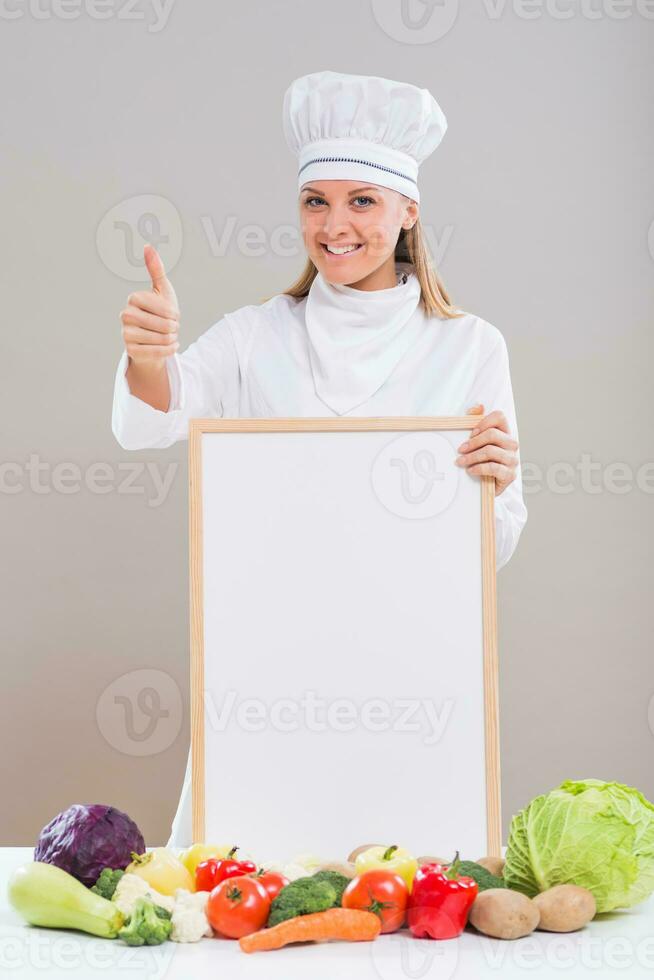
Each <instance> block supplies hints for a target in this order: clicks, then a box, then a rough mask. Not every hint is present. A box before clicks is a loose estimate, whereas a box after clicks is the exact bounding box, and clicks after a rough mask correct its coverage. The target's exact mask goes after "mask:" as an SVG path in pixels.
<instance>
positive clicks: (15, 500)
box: [0, 0, 654, 847]
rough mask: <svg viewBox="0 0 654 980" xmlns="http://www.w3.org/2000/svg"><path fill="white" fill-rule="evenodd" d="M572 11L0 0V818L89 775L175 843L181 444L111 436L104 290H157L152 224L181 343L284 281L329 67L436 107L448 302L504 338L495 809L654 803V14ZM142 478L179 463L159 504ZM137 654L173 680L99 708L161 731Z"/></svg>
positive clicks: (106, 796)
mask: <svg viewBox="0 0 654 980" xmlns="http://www.w3.org/2000/svg"><path fill="white" fill-rule="evenodd" d="M550 6H551V5H550ZM559 8H560V9H561V10H563V11H565V10H567V9H569V11H570V12H571V16H569V17H563V16H557V15H556V13H555V12H548V9H547V8H546V6H545V5H544V4H543V5H542V7H538V5H535V6H534V5H531V6H528V7H526V8H525V9H523V8H522V7H521V6H520V5H519V4H518V3H517V2H516V3H513V4H510V3H507V4H505V5H503V4H501V3H491V2H490V0H486V2H483V0H479V2H471V3H466V4H465V7H464V6H463V5H461V9H460V10H457V6H456V4H452V3H448V2H447V0H446V2H445V3H444V4H442V5H440V6H435V7H434V8H433V11H432V16H431V17H430V14H429V9H428V8H426V7H423V6H422V4H420V3H418V2H417V0H415V4H414V0H412V2H411V4H410V11H411V12H412V16H414V17H415V19H416V21H418V19H419V17H420V16H421V14H424V15H425V18H426V20H425V26H423V27H419V26H414V27H411V26H409V27H406V26H403V25H402V22H401V20H400V13H399V11H400V5H399V4H397V3H381V2H380V3H373V4H371V3H369V2H362V3H356V4H352V3H346V2H344V0H332V2H330V3H329V4H315V3H314V4H309V3H306V2H304V3H301V2H300V0H294V2H289V0H287V2H266V3H263V2H258V3H253V4H252V3H250V4H235V3H234V4H220V5H218V4H214V5H210V4H204V5H202V4H200V3H195V4H192V3H185V4H183V3H181V2H180V3H177V4H174V5H173V6H172V8H170V9H169V10H168V18H167V20H166V21H165V22H164V23H161V17H162V16H164V17H165V15H161V14H157V13H156V10H155V8H152V7H151V6H150V5H149V4H145V3H143V4H141V5H139V6H137V7H136V8H134V9H133V10H131V12H129V13H128V12H127V10H126V8H125V6H124V5H123V4H121V3H117V4H115V5H114V6H109V7H107V8H103V9H104V13H105V14H107V13H108V16H107V17H106V19H98V17H97V16H96V15H94V11H93V7H92V6H91V5H90V3H86V4H85V5H80V7H79V8H77V10H75V8H70V13H71V14H72V16H70V18H69V19H64V18H63V17H62V16H61V13H59V14H57V12H56V8H53V7H51V6H50V5H48V4H42V5H40V7H39V9H41V10H42V11H44V13H43V14H42V16H41V18H38V19H37V18H36V17H35V16H34V15H32V14H30V12H29V8H28V6H27V5H25V6H24V7H23V8H16V9H17V10H18V14H19V15H18V16H17V17H16V18H15V19H7V17H6V15H5V16H4V17H3V23H2V24H1V25H0V27H1V37H2V42H1V43H2V59H1V61H0V64H1V66H2V67H1V69H0V71H1V73H2V82H3V86H2V88H3V92H5V98H4V100H3V112H2V119H1V121H0V126H1V139H2V147H1V149H2V160H3V162H2V216H3V222H2V223H3V234H2V237H1V241H0V248H1V249H2V256H1V261H0V281H1V288H2V308H3V329H2V339H1V344H2V352H1V357H2V360H1V363H2V385H1V393H0V398H1V400H2V405H1V414H0V426H1V435H2V461H3V464H7V463H8V464H10V466H9V467H7V466H6V465H4V468H3V471H2V474H3V482H2V492H1V493H0V507H1V513H2V543H3V545H2V554H3V561H2V572H1V574H2V582H1V591H0V596H1V604H2V617H1V630H2V650H3V683H2V695H1V710H0V726H1V727H0V735H1V738H2V746H3V753H2V786H3V790H4V792H3V801H4V803H3V806H2V812H1V813H0V841H1V842H2V843H4V844H28V843H32V842H33V841H34V840H35V839H36V836H37V835H38V832H39V830H40V829H41V827H42V826H43V825H44V824H45V823H46V822H47V821H48V820H49V819H50V818H51V817H52V816H53V815H54V814H55V813H57V812H58V811H59V810H61V809H63V808H65V807H66V806H68V805H69V804H71V803H72V802H76V801H85V802H105V803H111V804H113V805H115V806H118V807H121V808H123V809H125V810H127V812H128V813H130V815H131V816H133V817H134V819H136V821H137V822H138V823H139V825H140V826H141V828H142V829H143V831H144V833H145V837H146V841H147V842H148V843H151V844H155V843H160V842H162V841H165V840H166V839H167V836H168V832H169V828H170V821H171V819H172V816H173V813H174V810H175V806H176V803H177V798H178V792H179V788H180V785H181V779H182V774H183V770H184V764H185V760H186V753H187V747H188V738H187V734H186V731H187V726H188V679H187V669H188V668H187V662H188V602H187V590H188V566H187V545H188V537H187V485H186V478H187V470H186V452H187V444H186V443H179V444H177V445H176V446H174V447H171V448H170V449H168V450H164V451H144V452H137V453H128V452H125V451H123V450H122V449H121V448H120V447H119V446H118V445H117V443H116V442H115V440H114V438H113V435H112V433H111V429H110V411H111V399H112V387H113V380H114V372H115V368H116V364H117V361H118V357H119V355H120V351H121V337H120V321H119V313H120V311H121V309H122V308H123V307H124V306H125V305H126V297H127V295H128V293H129V292H131V291H132V290H133V289H135V288H145V287H146V286H147V283H146V281H145V277H144V276H142V274H141V272H140V271H139V263H140V260H141V257H142V238H141V237H140V236H139V235H138V234H137V231H138V228H140V229H141V230H142V231H143V230H145V233H146V235H147V236H148V237H149V238H150V240H152V241H153V242H154V243H155V244H157V243H158V244H159V245H160V249H161V253H162V255H163V256H164V259H165V261H166V262H167V263H168V269H169V273H170V277H171V280H172V282H173V283H174V285H175V287H176V289H177V292H178V296H179V299H180V303H181V309H182V331H183V332H182V334H181V336H180V340H181V341H182V348H183V347H185V346H186V345H187V344H188V343H190V342H191V341H192V340H194V339H195V338H196V337H198V336H199V335H200V334H201V333H202V332H203V331H204V330H206V329H207V328H208V327H209V326H210V325H211V324H212V323H213V322H215V321H216V320H217V319H219V317H220V316H221V315H222V314H223V313H224V312H226V311H229V310H233V309H237V308H238V307H240V306H243V305H245V304H246V303H252V302H259V301H260V300H261V299H263V298H265V297H267V296H270V295H272V294H274V293H276V292H279V291H281V290H282V289H284V288H285V287H286V286H287V285H289V284H290V282H291V281H292V280H293V279H294V278H295V275H296V274H297V272H298V271H299V269H300V268H301V266H302V264H303V255H302V253H301V249H299V248H298V247H297V243H296V246H295V248H294V249H290V251H291V253H292V254H290V255H286V254H280V252H281V250H280V248H279V247H278V246H277V245H275V244H274V241H275V240H274V237H273V238H272V239H271V236H273V233H274V232H275V230H276V229H280V228H281V227H282V226H285V225H291V226H295V227H297V205H296V183H295V168H294V161H293V158H292V156H291V154H290V152H289V151H288V149H287V147H286V145H285V143H284V140H283V135H282V130H281V102H282V96H283V93H284V90H285V89H286V87H287V85H288V84H289V83H290V82H291V80H292V79H293V78H295V77H297V76H299V75H301V74H304V73H306V72H310V71H316V70H321V69H326V68H329V69H332V70H337V71H345V72H356V73H360V74H376V75H385V76H387V77H390V78H397V79H403V80H407V81H411V82H413V83H414V84H417V85H420V86H425V87H428V88H429V89H430V91H432V92H433V94H434V95H435V97H436V98H437V99H438V101H439V102H440V104H441V106H442V107H443V109H444V111H445V113H446V115H447V117H448V121H449V126H450V128H449V131H448V133H447V135H446V137H445V140H444V142H443V144H442V146H441V147H440V148H439V149H438V151H437V152H436V153H435V154H434V156H433V157H431V158H430V159H429V160H428V161H427V162H426V164H425V165H424V167H423V168H422V171H421V190H422V219H423V222H424V223H425V225H426V226H427V227H428V228H429V229H431V233H432V235H433V236H434V241H435V242H436V245H437V248H436V257H437V260H438V264H439V267H440V270H441V272H442V275H443V277H444V279H445V282H446V284H447V286H448V288H449V289H450V291H451V293H452V295H453V298H454V301H455V302H456V303H457V304H459V305H461V306H463V307H464V308H465V309H467V310H469V311H471V312H474V313H477V314H478V315H480V316H482V317H484V318H485V319H487V320H489V321H490V322H491V323H493V324H495V325H496V326H497V327H498V328H499V329H500V330H501V331H502V332H503V334H504V336H505V338H506V340H507V344H508V347H509V352H510V357H511V370H512V378H513V386H514V394H515V400H516V408H517V415H518V422H519V429H520V445H521V453H522V458H523V478H524V480H525V488H526V491H528V492H527V497H526V502H527V506H528V509H529V520H528V522H527V526H526V528H525V531H524V532H523V536H522V539H521V542H520V544H519V547H518V550H517V552H516V554H515V555H514V557H513V558H512V560H511V562H510V563H509V565H508V566H506V568H504V569H503V570H502V571H501V572H500V575H499V595H500V609H499V614H500V646H501V732H502V787H503V814H504V831H505V835H506V831H507V829H508V823H509V819H510V816H511V814H512V813H514V812H515V811H516V810H517V809H519V808H520V807H522V806H523V805H525V804H526V803H527V802H528V801H529V800H530V799H531V798H532V796H534V795H536V794H538V793H542V792H545V791H547V790H549V789H550V788H552V787H554V786H556V785H557V784H558V783H559V782H560V781H561V780H563V779H565V778H583V777H589V776H593V777H597V778H601V779H607V780H613V779H615V780H619V781H622V782H626V783H628V784H630V785H635V786H637V787H638V788H640V789H641V790H642V791H643V792H644V793H645V794H646V795H647V796H648V797H649V798H650V799H652V798H654V767H653V766H652V744H653V743H652V727H653V722H654V710H653V708H652V705H651V702H650V699H651V698H652V693H653V691H654V666H653V664H652V656H651V635H652V627H653V625H654V624H653V622H652V602H651V590H652V573H651V544H652V541H651V537H652V535H651V531H652V522H651V510H652V492H653V490H654V469H653V467H652V464H651V459H652V440H651V407H650V396H649V391H650V390H651V384H650V379H649V366H650V365H651V363H652V353H653V352H652V330H651V322H652V305H653V304H652V299H653V294H654V286H653V281H654V277H653V272H654V260H653V256H652V250H653V248H654V246H652V247H650V246H649V245H648V234H649V236H650V238H649V240H650V243H652V242H654V233H652V232H651V231H650V225H651V222H652V219H653V218H654V201H653V196H654V195H653V193H652V184H651V174H652V172H653V170H654V139H653V137H652V128H651V117H650V115H649V111H648V110H649V109H650V93H651V91H652V88H653V86H654V63H653V60H652V41H653V38H654V20H652V19H650V18H651V15H654V9H653V10H651V11H649V13H650V17H648V16H646V10H647V8H645V7H644V5H643V8H641V9H640V10H639V9H638V8H637V6H636V5H635V4H633V5H629V4H625V5H623V6H622V7H620V8H619V10H618V13H620V16H618V14H617V13H616V11H614V10H613V8H612V6H611V5H610V4H609V3H608V0H606V2H605V3H602V2H600V0H596V2H595V3H594V4H592V5H591V4H586V5H585V6H584V8H583V9H581V8H580V7H579V6H578V5H575V4H569V5H568V6H567V7H566V5H565V4H563V3H561V4H559ZM593 11H594V14H593V16H591V13H592V12H593ZM434 18H436V19H434ZM158 21H159V23H158ZM448 25H449V26H448ZM430 32H431V33H430ZM432 34H435V35H437V36H432ZM413 42H418V43H413ZM148 195H156V196H158V197H160V198H163V199H165V202H167V203H164V204H161V202H159V203H158V204H157V205H156V206H155V207H154V210H153V211H152V213H154V214H155V217H156V220H158V221H159V225H160V227H159V231H157V229H156V227H154V226H153V225H152V223H151V222H150V223H149V224H148V225H147V226H146V225H144V224H141V225H139V226H138V227H137V226H136V225H135V221H136V219H137V218H138V217H139V216H140V215H142V214H143V213H147V212H148V211H151V210H152V206H151V202H148V201H147V196H148ZM114 208H116V209H117V210H116V211H112V209H114ZM171 211H172V213H173V214H177V215H178V216H179V227H178V228H176V227H175V224H174V222H172V221H171V218H170V212H171ZM135 216H136V217H135ZM147 220H148V219H146V221H147ZM230 224H231V225H233V226H234V228H233V232H234V233H233V234H232V235H231V237H230ZM248 225H253V226H256V228H258V229H259V232H258V234H259V235H260V236H262V237H263V239H264V240H265V242H264V246H263V248H261V249H260V254H255V255H253V254H251V252H252V248H251V247H250V246H249V245H248V244H247V241H245V242H244V240H243V239H240V240H239V239H238V232H239V231H241V232H242V230H243V229H244V228H245V227H246V226H248ZM130 226H131V231H130V230H129V229H130ZM212 234H213V235H214V236H215V237H214V239H213V240H212ZM223 234H224V235H225V236H226V237H225V240H224V241H223V243H222V245H221V236H223ZM166 235H167V236H168V238H169V241H168V242H165V241H164V242H162V241H161V236H166ZM130 236H131V237H130ZM254 250H255V251H256V248H255V249H254ZM130 277H131V278H130ZM487 408H488V409H490V408H491V406H487ZM30 461H31V466H32V471H31V473H30V470H29V469H28V466H29V465H30ZM584 461H585V462H586V463H590V464H592V466H593V467H594V470H593V473H592V474H591V477H590V479H591V480H592V483H590V482H589V478H588V477H587V476H586V475H584V473H583V472H582V468H583V465H582V464H583V463H584ZM37 463H38V464H39V465H40V466H41V470H40V473H38V474H36V473H35V470H34V466H35V464H37ZM96 463H103V464H104V465H105V471H104V472H105V482H104V486H105V490H106V492H103V493H100V492H98V490H97V484H96V485H93V483H91V485H90V486H89V485H88V484H89V481H91V479H92V475H93V474H97V473H98V470H97V468H96V469H91V467H92V465H93V464H96ZM59 464H70V466H69V467H68V468H66V467H65V466H64V467H61V465H59ZM125 464H130V465H131V466H134V465H136V464H138V466H139V470H138V472H136V471H135V472H134V474H133V476H134V480H133V482H132V485H131V487H126V486H125V485H124V481H125V478H126V476H127V473H126V471H125V470H124V469H120V467H124V466H125ZM620 464H622V468H620ZM645 464H649V469H643V467H644V466H645ZM58 465H59V469H55V467H57V466H58ZM557 466H558V467H559V468H558V469H557ZM75 467H77V469H75ZM148 467H149V469H148ZM169 467H170V470H169V469H168V468H169ZM153 472H154V473H157V474H158V475H159V478H160V479H163V478H164V477H165V476H166V473H167V472H168V475H169V477H171V476H172V484H171V486H170V488H169V491H168V492H167V493H164V494H163V498H164V499H163V501H161V500H158V498H157V492H156V490H155V486H154V484H153V479H152V473H153ZM639 474H640V475H639ZM37 477H38V481H37ZM557 480H558V482H559V483H565V484H566V492H560V490H558V489H557V485H556V481H557ZM647 481H648V482H647ZM639 484H640V485H639ZM107 487H108V489H106V488H107ZM135 489H136V490H139V492H134V490H135ZM138 669H147V670H148V671H153V670H155V671H157V670H158V671H163V672H164V674H165V675H167V676H168V684H169V689H168V690H166V691H164V694H165V698H164V700H165V699H168V700H167V703H168V704H169V707H170V708H171V714H170V715H169V717H168V719H166V720H165V721H163V722H161V724H160V726H159V728H157V730H156V732H155V736H154V738H153V739H148V738H146V739H144V740H142V741H140V742H139V741H138V738H136V739H134V738H132V739H130V738H129V737H128V736H127V735H126V731H125V712H123V711H120V712H119V713H118V714H116V713H114V715H113V716H112V714H111V704H113V701H112V693H113V692H114V691H115V690H117V689H120V690H122V692H123V693H125V692H126V693H127V697H129V698H131V700H132V702H133V707H134V710H135V715H134V729H135V730H136V731H144V730H146V726H147V724H148V717H147V716H145V715H141V714H140V713H139V709H138V704H137V702H136V696H137V693H138V690H140V689H141V687H142V684H141V685H140V677H141V675H134V674H132V672H133V671H135V670H138ZM148 676H150V675H148ZM152 676H153V677H155V678H156V677H158V676H159V675H152ZM164 680H165V677H164ZM110 685H117V687H116V686H113V687H110ZM130 685H131V686H130ZM139 685H140V686H139ZM170 689H172V693H171V690H170ZM176 691H179V701H178V702H176V701H175V692H176ZM107 705H109V707H107ZM162 707H163V701H162ZM648 715H649V717H648ZM155 728H156V726H155ZM157 738H160V743H162V744H163V745H164V747H163V748H162V747H161V744H159V743H157ZM137 751H143V752H145V754H143V755H137V754H135V753H136V752H137ZM358 843H359V842H358V841H353V842H352V845H353V846H354V845H356V844H358ZM434 846H435V847H436V846H437V844H436V842H435V845H434Z"/></svg>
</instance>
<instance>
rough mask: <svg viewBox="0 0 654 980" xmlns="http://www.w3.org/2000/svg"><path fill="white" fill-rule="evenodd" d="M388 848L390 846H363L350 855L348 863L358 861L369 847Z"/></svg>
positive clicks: (356, 848)
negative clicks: (360, 855)
mask: <svg viewBox="0 0 654 980" xmlns="http://www.w3.org/2000/svg"><path fill="white" fill-rule="evenodd" d="M387 846H388V845H387V844H362V845H361V847H355V848H354V850H353V851H352V852H351V853H350V854H348V856H347V859H348V861H356V859H357V857H358V856H359V854H363V852H364V851H367V850H368V848H369V847H387Z"/></svg>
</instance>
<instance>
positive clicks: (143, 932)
mask: <svg viewBox="0 0 654 980" xmlns="http://www.w3.org/2000/svg"><path fill="white" fill-rule="evenodd" d="M171 929H172V923H171V921H170V912H166V910H165V909H162V908H160V907H159V906H157V905H155V904H154V902H152V901H151V900H150V899H149V898H137V900H136V902H135V903H134V910H133V912H132V914H131V915H130V917H129V919H128V920H127V922H126V923H125V925H124V926H123V928H122V929H120V930H119V932H118V938H119V939H122V940H123V942H125V943H127V945H128V946H143V945H145V946H158V945H159V944H160V943H163V942H165V941H166V939H168V938H169V937H170V932H171Z"/></svg>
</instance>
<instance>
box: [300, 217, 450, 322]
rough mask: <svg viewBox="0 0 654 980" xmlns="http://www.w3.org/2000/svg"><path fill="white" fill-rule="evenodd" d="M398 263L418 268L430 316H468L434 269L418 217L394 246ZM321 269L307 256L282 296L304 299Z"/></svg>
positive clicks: (423, 302) (421, 300) (423, 298)
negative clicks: (452, 300) (452, 299)
mask: <svg viewBox="0 0 654 980" xmlns="http://www.w3.org/2000/svg"><path fill="white" fill-rule="evenodd" d="M395 261H396V262H410V263H411V265H412V266H413V268H414V269H415V273H416V276H417V277H418V281H419V283H420V291H421V296H420V303H421V305H422V306H423V308H424V310H425V312H426V313H427V315H428V316H438V317H443V318H446V319H453V318H454V317H458V316H465V313H464V311H462V310H459V309H457V308H456V307H454V306H453V305H452V302H451V300H450V297H449V295H448V292H447V290H446V288H445V285H444V284H443V281H442V280H441V278H440V276H439V275H438V272H437V271H436V268H435V266H434V263H433V260H432V257H431V255H430V252H429V248H428V246H427V241H426V239H425V233H424V231H423V229H422V225H421V223H420V218H418V219H417V220H416V222H415V224H414V225H413V226H412V227H411V228H409V229H408V230H406V229H404V228H402V229H401V230H400V234H399V237H398V240H397V242H396V245H395ZM317 274H318V269H317V268H316V266H315V265H314V263H313V262H312V260H311V259H310V258H309V257H308V256H307V261H306V265H305V266H304V269H303V270H302V273H301V274H300V276H299V278H298V279H296V280H295V282H294V283H293V285H292V286H289V288H288V289H285V290H284V293H283V295H285V296H294V297H295V298H296V299H303V298H304V297H305V296H306V295H307V294H308V292H309V289H310V288H311V283H312V282H313V280H314V279H315V278H316V275H317Z"/></svg>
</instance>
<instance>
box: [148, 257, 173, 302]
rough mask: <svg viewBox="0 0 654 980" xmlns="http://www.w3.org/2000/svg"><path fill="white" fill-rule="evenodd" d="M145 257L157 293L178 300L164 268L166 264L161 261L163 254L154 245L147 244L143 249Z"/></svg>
mask: <svg viewBox="0 0 654 980" xmlns="http://www.w3.org/2000/svg"><path fill="white" fill-rule="evenodd" d="M143 257H144V259H145V265H146V267H147V270H148V273H149V275H150V278H151V279H152V288H153V290H154V291H155V293H159V295H160V296H165V297H166V298H167V299H174V300H175V301H177V297H176V296H175V290H174V289H173V287H172V283H171V282H170V280H169V279H168V276H167V275H166V270H165V269H164V264H163V262H162V261H161V256H160V255H159V253H158V252H157V250H156V248H155V247H154V245H150V244H147V245H145V247H144V249H143Z"/></svg>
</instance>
